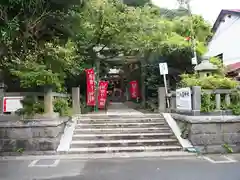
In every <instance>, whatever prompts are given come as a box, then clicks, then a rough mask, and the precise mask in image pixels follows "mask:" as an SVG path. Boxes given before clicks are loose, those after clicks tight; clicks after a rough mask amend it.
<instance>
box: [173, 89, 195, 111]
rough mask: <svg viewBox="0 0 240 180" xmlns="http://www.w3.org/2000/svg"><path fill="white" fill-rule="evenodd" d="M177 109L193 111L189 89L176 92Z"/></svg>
mask: <svg viewBox="0 0 240 180" xmlns="http://www.w3.org/2000/svg"><path fill="white" fill-rule="evenodd" d="M176 107H177V109H178V110H189V111H190V110H192V94H191V89H190V88H189V87H187V88H181V89H177V90H176Z"/></svg>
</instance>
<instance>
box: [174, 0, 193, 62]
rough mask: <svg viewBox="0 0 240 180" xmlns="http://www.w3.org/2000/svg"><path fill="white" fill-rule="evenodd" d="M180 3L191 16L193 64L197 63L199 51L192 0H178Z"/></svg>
mask: <svg viewBox="0 0 240 180" xmlns="http://www.w3.org/2000/svg"><path fill="white" fill-rule="evenodd" d="M177 1H178V3H179V6H180V7H182V8H185V9H187V11H188V14H189V17H190V20H191V22H190V41H191V46H192V52H193V57H192V65H196V64H197V52H196V39H195V33H194V29H193V17H192V11H191V6H190V2H191V0H177Z"/></svg>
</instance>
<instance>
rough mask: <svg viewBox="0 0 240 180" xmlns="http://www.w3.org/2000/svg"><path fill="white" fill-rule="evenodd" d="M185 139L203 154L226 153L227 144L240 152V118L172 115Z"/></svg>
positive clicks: (234, 150)
mask: <svg viewBox="0 0 240 180" xmlns="http://www.w3.org/2000/svg"><path fill="white" fill-rule="evenodd" d="M172 117H173V118H174V119H175V120H176V121H177V122H178V125H179V127H180V129H181V130H182V132H183V135H184V136H185V138H187V139H189V140H190V141H191V143H192V144H193V146H195V147H197V148H198V149H199V150H200V151H201V152H203V153H224V152H227V151H228V150H227V148H226V147H224V145H226V144H227V146H228V147H230V148H231V149H232V150H233V152H240V116H185V115H179V114H172ZM184 130H185V132H184Z"/></svg>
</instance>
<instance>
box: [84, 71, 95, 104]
mask: <svg viewBox="0 0 240 180" xmlns="http://www.w3.org/2000/svg"><path fill="white" fill-rule="evenodd" d="M85 71H86V78H87V79H86V80H87V105H88V106H95V103H96V102H95V93H94V92H95V74H94V69H93V68H91V69H86V70H85Z"/></svg>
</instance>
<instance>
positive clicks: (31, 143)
mask: <svg viewBox="0 0 240 180" xmlns="http://www.w3.org/2000/svg"><path fill="white" fill-rule="evenodd" d="M6 117H8V119H6V118H4V116H0V119H2V121H1V120H0V148H1V149H0V150H1V152H16V151H18V150H19V149H21V151H24V152H26V151H55V150H56V149H57V147H58V144H59V141H60V138H61V136H62V133H63V131H64V127H65V124H66V122H67V120H68V119H66V118H65V119H59V118H58V119H42V120H29V121H26V122H23V121H21V120H18V119H16V116H6ZM10 117H12V119H11V118H10ZM10 119H11V120H10Z"/></svg>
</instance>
